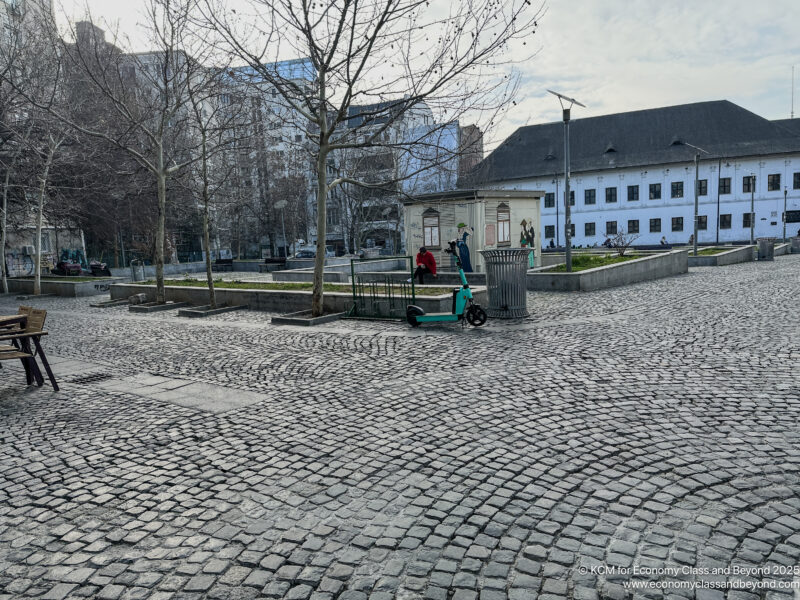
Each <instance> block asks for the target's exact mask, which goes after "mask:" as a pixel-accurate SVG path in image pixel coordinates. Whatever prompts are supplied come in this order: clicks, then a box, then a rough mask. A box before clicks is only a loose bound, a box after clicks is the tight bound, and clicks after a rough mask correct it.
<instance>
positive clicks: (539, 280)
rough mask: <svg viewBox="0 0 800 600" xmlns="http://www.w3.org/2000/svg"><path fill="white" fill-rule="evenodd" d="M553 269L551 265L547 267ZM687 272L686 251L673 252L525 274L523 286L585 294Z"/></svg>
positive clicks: (538, 289) (530, 288)
mask: <svg viewBox="0 0 800 600" xmlns="http://www.w3.org/2000/svg"><path fill="white" fill-rule="evenodd" d="M554 267H555V265H553V266H551V267H550V268H551V269H552V268H554ZM688 270H689V261H688V250H673V251H672V252H665V253H660V254H657V255H654V256H646V257H644V258H639V259H636V260H629V261H626V262H622V263H618V264H615V265H608V266H605V267H596V268H594V269H586V270H585V271H578V272H576V273H553V272H552V271H547V270H542V271H533V272H531V271H529V272H528V275H527V283H528V289H529V290H537V291H555V292H577V291H581V292H589V291H592V290H602V289H605V288H610V287H618V286H621V285H627V284H629V283H636V282H639V281H650V280H652V279H661V278H662V277H670V276H672V275H680V274H681V273H686V272H688Z"/></svg>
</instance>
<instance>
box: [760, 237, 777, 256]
mask: <svg viewBox="0 0 800 600" xmlns="http://www.w3.org/2000/svg"><path fill="white" fill-rule="evenodd" d="M758 260H775V240H774V239H772V238H759V239H758Z"/></svg>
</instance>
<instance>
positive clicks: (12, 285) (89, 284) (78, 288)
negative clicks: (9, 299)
mask: <svg viewBox="0 0 800 600" xmlns="http://www.w3.org/2000/svg"><path fill="white" fill-rule="evenodd" d="M121 281H124V279H123V278H121V277H98V278H97V279H96V280H93V281H70V280H69V278H67V277H65V278H64V281H53V280H52V279H47V280H45V279H42V294H48V295H52V296H64V297H67V298H82V297H84V296H99V295H101V294H107V293H108V292H109V286H111V285H112V284H114V283H118V282H121ZM8 291H9V292H14V293H17V294H33V279H27V278H26V279H19V278H13V277H12V278H9V279H8Z"/></svg>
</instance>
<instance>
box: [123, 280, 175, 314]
mask: <svg viewBox="0 0 800 600" xmlns="http://www.w3.org/2000/svg"><path fill="white" fill-rule="evenodd" d="M153 290H155V286H153ZM153 298H155V292H154V293H153ZM147 299H148V300H150V298H149V297H148V298H147ZM184 306H189V303H188V302H170V301H167V303H166V304H156V303H155V301H153V302H148V303H146V304H131V305H130V306H129V307H128V310H129V311H130V312H135V313H154V312H164V311H165V310H175V309H176V308H183V307H184Z"/></svg>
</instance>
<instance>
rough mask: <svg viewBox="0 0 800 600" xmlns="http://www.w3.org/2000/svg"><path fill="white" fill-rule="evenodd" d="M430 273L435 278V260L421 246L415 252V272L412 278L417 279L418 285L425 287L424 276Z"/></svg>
mask: <svg viewBox="0 0 800 600" xmlns="http://www.w3.org/2000/svg"><path fill="white" fill-rule="evenodd" d="M428 273H430V274H431V275H433V276H434V277H436V276H437V275H436V259H435V258H433V254H431V253H430V252H428V250H427V249H426V248H425V246H423V247H422V248H420V249H419V252H417V270H416V271H414V277H416V278H418V279H419V284H420V285H425V275H427V274H428Z"/></svg>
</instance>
